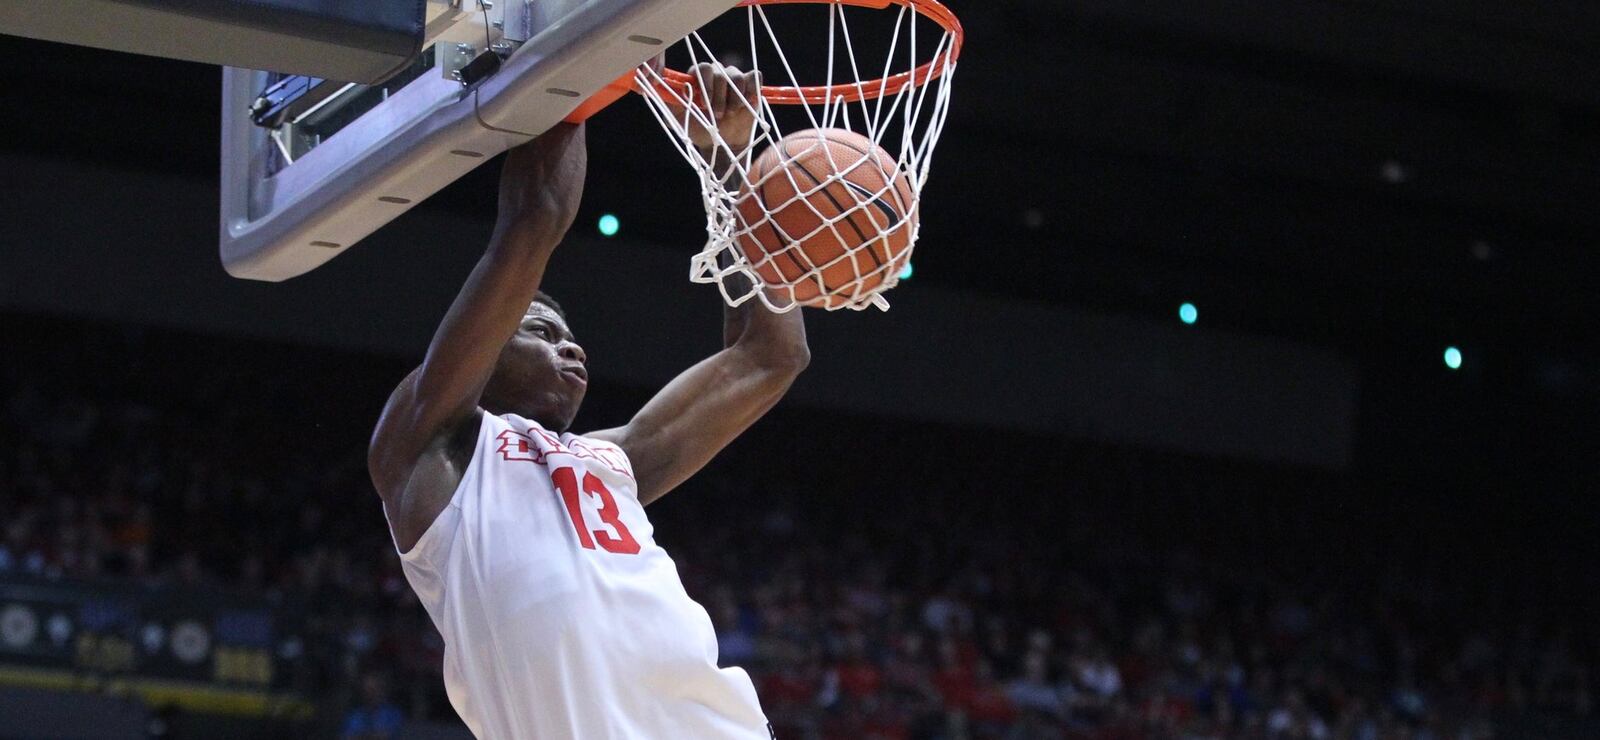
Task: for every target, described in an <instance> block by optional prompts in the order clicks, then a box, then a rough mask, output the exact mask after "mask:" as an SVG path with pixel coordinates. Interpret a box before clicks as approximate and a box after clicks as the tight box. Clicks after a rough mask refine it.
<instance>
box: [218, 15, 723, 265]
mask: <svg viewBox="0 0 1600 740" xmlns="http://www.w3.org/2000/svg"><path fill="white" fill-rule="evenodd" d="M463 4H464V5H466V6H468V7H469V8H473V7H475V8H477V10H473V11H471V12H464V10H463V8H461V7H460V6H461V5H463ZM735 4H736V0H536V1H535V0H499V1H498V2H495V3H493V5H494V6H499V7H493V8H491V7H490V6H488V5H478V2H477V0H465V2H464V3H461V2H459V0H458V2H457V3H456V4H454V5H451V4H448V3H437V2H430V3H429V4H428V5H429V11H430V13H434V11H435V10H436V8H435V6H436V5H437V6H440V7H439V8H437V10H438V11H439V14H436V15H430V30H433V31H438V30H439V29H445V28H449V27H450V24H448V23H445V22H444V21H439V20H438V18H439V17H441V16H442V14H444V13H452V12H453V13H457V15H456V16H454V17H455V18H456V26H458V27H459V26H462V25H464V24H469V23H475V24H477V26H478V27H470V26H469V27H468V28H467V30H468V31H469V32H471V33H473V34H474V35H475V36H474V38H475V41H465V40H457V39H453V38H451V37H450V36H449V33H450V32H449V31H445V32H443V33H441V34H440V35H439V37H438V38H437V39H436V40H435V43H436V44H450V45H452V48H453V45H454V44H457V43H463V44H466V43H470V44H472V45H473V46H474V49H473V54H472V56H471V57H470V58H469V59H468V60H467V64H466V65H464V66H462V67H461V68H459V70H458V72H457V75H459V76H462V77H463V78H464V77H466V76H471V75H474V74H476V75H478V76H477V77H476V79H473V80H466V79H461V80H458V79H452V78H449V77H446V76H445V74H443V73H440V72H435V73H429V74H422V75H420V76H418V77H416V78H415V79H413V80H411V81H409V82H408V83H406V84H405V86H404V87H402V88H400V89H398V90H394V91H392V92H386V93H385V95H384V97H383V99H382V100H381V102H379V103H377V105H376V106H374V107H372V108H371V109H370V110H367V111H366V112H364V113H362V114H361V115H360V116H359V117H358V118H356V119H355V120H353V121H351V122H349V123H348V124H347V125H345V126H344V127H343V128H341V129H339V130H338V132H337V133H335V134H333V135H332V136H330V137H328V138H326V139H325V140H321V141H319V142H317V143H316V146H315V147H314V148H311V149H309V151H305V152H303V153H300V154H299V156H298V157H297V158H295V159H294V160H293V161H292V162H288V163H287V164H285V163H284V162H283V160H282V158H281V157H282V153H281V150H280V148H279V146H278V144H277V143H275V142H274V141H273V139H272V136H271V133H272V132H271V131H269V130H268V129H265V128H263V127H261V126H258V125H257V124H256V123H255V121H253V120H252V116H251V105H252V103H254V102H255V101H256V99H257V97H258V96H260V94H261V93H262V92H263V91H264V90H266V89H267V88H268V87H269V85H268V83H269V81H270V80H271V74H270V73H268V72H263V71H258V70H246V69H238V68H231V67H229V68H224V71H223V85H222V88H223V94H222V106H223V111H222V173H221V174H222V183H221V184H222V193H221V195H222V198H221V224H220V233H219V243H220V252H221V257H222V263H223V267H224V269H226V270H227V271H228V273H229V274H230V275H233V276H235V277H240V278H246V279H251V280H265V281H273V282H276V281H281V280H286V279H288V278H291V277H295V276H297V275H301V274H304V273H306V272H308V271H310V270H313V269H316V268H317V267H318V266H320V265H322V264H324V263H326V262H327V261H328V260H330V259H332V258H333V257H335V256H337V255H338V254H340V253H341V252H343V251H344V250H345V249H348V248H350V247H351V246H353V245H354V244H356V243H357V242H359V241H360V240H362V239H363V238H365V237H367V236H368V235H370V234H371V233H372V232H374V231H376V230H377V229H379V228H381V227H382V226H383V225H384V224H387V223H388V222H389V221H391V220H393V219H394V218H396V217H398V216H399V215H400V214H402V213H404V212H405V211H407V210H409V209H410V208H411V207H412V206H414V205H415V204H417V203H419V202H421V201H422V200H424V199H426V198H427V197H429V196H431V195H432V194H434V193H435V192H438V190H440V189H441V188H443V187H444V186H446V185H448V184H450V183H451V182H454V181H455V180H456V179H458V178H460V177H461V176H462V175H465V174H466V173H467V172H469V171H471V170H472V169H473V168H475V167H477V166H478V165H479V164H482V163H483V162H484V161H485V160H486V159H488V158H490V157H492V156H494V155H496V154H499V153H500V152H503V151H505V150H506V149H508V148H510V147H513V146H516V145H517V144H521V143H523V142H525V141H527V140H529V139H530V138H531V137H532V136H533V135H535V134H538V133H541V132H543V131H545V130H547V129H549V128H550V127H551V126H554V125H555V124H556V123H559V122H560V121H562V120H564V119H569V118H572V117H574V114H575V112H576V114H577V116H584V115H587V114H589V113H592V112H594V110H597V109H598V108H600V107H603V105H604V104H609V102H611V101H612V100H615V99H616V98H617V97H620V96H621V95H622V94H624V93H625V92H626V88H625V87H619V85H618V80H619V79H621V78H623V77H624V76H625V75H627V74H628V73H629V71H630V70H632V69H634V68H635V67H637V66H638V65H639V64H641V63H643V62H644V61H646V60H648V59H649V58H651V57H652V56H654V55H655V54H656V53H658V52H659V51H660V50H661V49H662V43H661V40H663V39H668V40H676V39H679V38H683V37H684V36H686V35H687V34H688V33H689V32H691V31H694V30H695V29H697V28H699V27H701V26H703V25H705V24H706V23H708V22H709V21H711V20H712V19H714V18H716V17H717V16H718V15H720V14H722V13H724V12H726V11H727V10H729V9H730V8H732V7H733V6H734V5H735ZM507 26H510V27H511V29H512V30H511V32H510V33H504V34H503V33H502V32H503V31H505V30H506V27H507ZM522 34H526V41H522V42H521V45H520V46H517V45H516V42H517V41H518V40H519V39H518V38H517V36H519V35H522ZM435 48H436V49H439V48H444V47H439V46H436V47H435ZM501 54H506V55H507V56H506V57H505V58H504V59H503V60H502V59H501V56H500V55H501ZM485 57H490V58H492V59H491V60H487V61H484V58H485ZM436 59H437V56H436ZM495 62H499V68H498V69H493V66H494V63H495ZM475 63H476V64H478V65H481V66H479V67H474V66H473V65H474V64H475ZM439 64H440V66H443V62H439ZM469 70H470V71H469ZM462 72H465V73H466V74H464V75H463V74H462ZM468 81H470V82H473V83H474V84H475V86H464V85H463V82H468Z"/></svg>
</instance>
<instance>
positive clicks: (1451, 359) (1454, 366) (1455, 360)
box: [1444, 347, 1461, 370]
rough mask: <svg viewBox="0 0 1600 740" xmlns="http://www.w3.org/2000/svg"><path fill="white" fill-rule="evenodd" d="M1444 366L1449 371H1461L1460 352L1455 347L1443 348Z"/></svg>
mask: <svg viewBox="0 0 1600 740" xmlns="http://www.w3.org/2000/svg"><path fill="white" fill-rule="evenodd" d="M1444 366H1445V367H1448V368H1450V369H1451V370H1460V369H1461V350H1459V349H1456V348H1455V347H1445V348H1444Z"/></svg>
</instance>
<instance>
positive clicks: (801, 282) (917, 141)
mask: <svg viewBox="0 0 1600 740" xmlns="http://www.w3.org/2000/svg"><path fill="white" fill-rule="evenodd" d="M892 2H893V4H891V5H888V6H886V7H885V8H884V9H881V10H878V9H860V8H850V13H846V12H845V10H846V8H845V5H844V4H841V3H840V2H837V1H836V2H826V3H823V4H824V5H825V6H826V8H825V13H826V15H827V23H828V42H827V56H826V59H825V72H824V74H825V76H826V79H822V80H818V79H810V80H803V79H800V78H799V77H798V76H797V71H796V68H795V66H793V65H791V64H790V58H791V57H792V56H793V54H788V55H786V54H785V53H784V51H783V44H782V43H781V41H780V39H779V35H778V34H777V33H776V32H775V31H774V28H773V25H772V24H771V23H770V22H769V21H768V17H767V16H768V15H769V13H768V12H767V9H766V8H764V7H763V6H762V5H759V4H750V5H747V6H746V7H744V8H743V9H742V12H743V13H744V14H745V15H746V16H747V19H748V26H749V46H748V54H749V56H748V58H747V59H738V58H735V56H736V55H740V56H742V54H743V53H745V52H744V50H739V51H731V50H730V51H725V52H724V56H726V57H728V59H724V60H719V59H717V55H716V53H714V52H713V51H712V49H711V47H710V46H708V45H707V43H706V42H705V41H704V40H703V39H702V38H701V35H700V33H698V32H697V33H693V34H690V35H689V36H688V37H687V38H686V39H684V41H683V45H684V47H686V48H687V51H688V58H689V60H690V63H691V64H699V63H701V62H722V63H725V64H729V65H730V66H737V67H740V68H743V69H746V70H760V71H761V73H762V78H763V83H764V84H765V85H767V86H769V87H770V86H775V85H777V86H789V87H793V88H799V87H803V86H808V85H809V86H817V89H815V90H814V91H813V94H812V95H811V96H810V97H812V98H813V99H812V100H810V101H809V102H801V101H799V100H796V101H794V102H800V103H801V104H798V105H774V104H773V103H772V101H770V100H768V99H765V98H763V99H762V100H759V101H752V100H748V99H746V98H745V97H744V96H742V95H741V94H739V92H738V91H737V90H736V89H734V88H733V87H732V86H730V89H729V97H730V101H731V100H733V99H735V98H737V100H738V102H739V103H742V104H743V105H745V106H746V108H747V109H748V110H752V111H753V112H754V113H755V116H756V130H755V132H754V136H753V137H752V140H751V144H750V146H749V147H748V148H745V149H743V150H738V149H736V148H735V146H730V144H729V143H728V142H727V141H725V140H723V138H722V136H721V135H720V134H718V133H717V127H716V124H715V122H714V121H711V120H708V119H709V116H708V114H707V113H706V111H705V110H704V109H703V108H702V107H701V106H698V105H695V104H693V101H691V100H686V99H685V97H687V96H689V95H692V93H684V92H680V90H681V88H680V87H678V86H675V85H673V84H672V83H670V82H669V81H668V80H667V79H666V78H664V77H663V76H662V73H661V72H660V71H659V70H656V69H653V68H651V67H650V66H649V65H643V66H641V67H640V68H639V69H638V71H637V73H636V83H637V84H636V86H635V89H636V90H638V91H640V92H641V94H643V96H644V98H645V99H646V100H647V101H649V107H650V109H651V111H652V113H654V114H655V116H656V119H657V120H658V121H660V123H661V125H662V127H663V128H664V129H666V130H667V132H668V133H669V138H670V139H671V140H672V141H673V143H674V145H675V146H677V147H678V150H679V153H681V154H682V155H683V157H684V159H686V160H688V162H689V164H690V165H692V166H693V167H694V169H695V172H696V173H697V174H698V175H699V177H700V195H701V198H702V199H703V201H704V203H705V209H706V236H707V239H706V244H705V247H704V248H703V249H702V250H701V251H700V253H699V254H697V255H695V256H694V258H693V259H692V261H691V263H690V270H689V279H690V280H691V281H693V282H696V283H716V284H717V286H718V287H719V289H720V291H721V292H722V297H723V299H724V300H726V301H727V303H728V305H730V306H738V305H740V304H742V303H744V302H745V301H748V300H750V299H751V298H752V297H759V298H760V300H761V301H762V302H763V303H765V304H766V306H767V307H768V308H770V309H772V310H773V311H778V312H784V311H789V310H791V309H793V308H794V307H795V306H797V305H800V304H801V303H802V302H804V301H808V300H810V301H812V302H811V303H810V305H818V303H819V302H820V299H823V298H825V299H826V308H828V309H829V310H836V309H839V308H851V309H855V310H862V309H865V308H866V307H867V306H877V307H878V308H879V309H883V310H887V309H888V307H889V303H888V301H887V300H885V299H884V297H883V293H884V292H885V291H887V290H889V289H890V288H893V287H894V286H895V285H896V284H897V283H899V281H900V275H901V274H902V270H903V269H904V268H905V266H906V265H907V264H909V262H910V258H911V248H912V246H913V245H915V243H916V240H917V236H918V233H917V232H918V229H919V223H918V221H919V211H918V209H917V203H918V202H920V200H921V192H922V186H923V184H924V183H925V182H926V181H927V178H928V166H929V164H930V162H931V161H932V153H933V148H934V145H935V144H936V143H937V142H938V140H939V134H940V132H941V131H942V130H943V128H944V121H945V115H946V113H947V112H948V110H949V103H950V82H951V79H952V77H953V76H954V72H955V63H956V60H955V56H956V54H955V53H952V51H953V48H952V47H953V45H956V47H957V48H956V49H955V50H956V51H958V50H959V49H958V46H959V40H958V38H957V36H956V34H955V33H952V32H951V31H949V30H945V29H942V28H940V27H937V26H934V24H931V23H929V22H928V21H927V20H925V19H923V20H919V19H918V13H917V12H916V10H914V9H912V8H911V7H909V6H908V5H907V4H902V3H905V2H906V0H892ZM814 10H815V11H817V15H821V14H822V12H824V9H823V8H815V9H814ZM896 12H898V14H899V17H898V18H897V19H895V25H894V31H893V34H892V37H891V38H890V39H889V40H888V41H887V43H886V44H885V43H884V42H883V41H882V40H881V39H874V40H873V41H872V42H871V43H870V44H864V43H863V44H858V43H857V42H855V41H854V40H852V38H851V35H850V24H849V19H848V18H847V17H846V16H847V15H852V16H853V17H857V18H859V15H856V14H861V13H879V14H889V13H896ZM817 20H818V21H819V22H820V18H818V19H817ZM875 20H876V21H878V22H879V23H880V25H881V22H882V20H883V17H880V18H879V19H875ZM858 25H866V24H864V23H859V22H858ZM918 26H923V27H924V28H922V29H921V30H919V29H918ZM929 27H933V30H932V31H930V30H929ZM875 35H877V34H875ZM930 37H933V38H930ZM758 42H759V43H758ZM866 49H873V50H875V53H870V52H867V51H866ZM858 54H859V56H858ZM880 55H881V56H880ZM925 63H926V64H928V66H927V68H926V70H925V73H919V74H916V75H915V80H914V81H913V84H905V85H903V86H901V87H900V88H899V89H898V90H895V89H894V88H893V87H892V86H891V85H890V84H889V82H888V81H889V78H890V77H891V76H892V75H896V74H900V75H902V79H903V78H904V76H905V75H906V74H907V73H909V72H910V70H913V69H916V68H918V66H919V65H923V64H925ZM812 66H813V67H815V66H819V65H816V64H813V65H812ZM930 78H931V79H930ZM821 86H827V89H826V91H823V90H822V89H820V88H821ZM852 97H854V98H859V99H856V100H851V99H850V98H852ZM780 111H781V112H780ZM780 118H782V119H783V120H784V121H787V122H788V123H789V124H790V128H791V129H793V130H800V129H824V128H840V129H848V130H851V131H854V132H856V133H858V134H861V135H863V136H866V137H867V138H868V139H871V140H872V142H873V143H874V144H876V145H877V146H878V147H881V148H882V149H883V150H884V151H886V152H887V153H888V155H889V157H891V158H893V159H894V171H892V172H886V173H882V174H884V175H885V176H884V177H883V178H882V182H883V186H882V188H881V189H879V191H878V192H874V193H870V194H869V193H868V192H864V189H862V188H860V187H857V186H852V187H850V188H849V190H848V192H850V193H851V194H853V195H855V196H856V197H854V199H853V202H851V203H844V204H839V205H840V207H839V208H830V209H827V212H824V211H822V210H819V209H818V208H817V207H816V206H815V205H814V204H813V201H812V200H811V199H809V198H808V196H811V195H814V194H816V193H818V191H821V190H823V189H825V188H828V186H829V185H830V184H836V183H838V181H839V180H841V179H843V177H844V176H845V174H846V173H850V172H851V171H852V170H855V169H856V168H857V166H858V165H861V164H862V163H863V162H865V163H866V164H867V165H868V166H871V167H872V168H873V169H874V170H875V171H876V170H879V169H880V165H879V163H877V162H875V161H871V160H869V156H870V155H863V157H862V159H861V160H858V161H855V162H842V161H831V160H832V156H831V155H830V164H831V165H832V169H833V172H831V173H827V176H826V177H824V178H823V179H822V180H821V181H820V182H811V181H807V182H804V183H800V182H795V176H794V174H793V170H791V169H789V168H786V167H783V166H781V165H780V166H777V167H773V168H771V169H770V170H768V171H767V176H768V178H771V177H787V178H788V179H789V185H790V186H791V187H790V189H789V190H790V192H792V193H794V195H793V196H792V197H791V198H789V199H788V200H786V201H784V202H781V203H779V202H768V203H762V202H761V201H759V200H757V199H756V198H755V197H754V196H752V195H750V194H749V189H742V188H741V187H740V183H751V185H752V186H754V185H759V183H758V182H754V181H753V178H751V176H750V175H751V163H752V161H753V160H754V158H756V157H758V156H759V155H760V153H761V152H763V151H765V150H766V149H767V148H768V147H770V146H772V145H773V144H775V143H776V142H777V141H779V140H780V139H782V138H783V137H784V135H785V133H786V132H785V130H784V128H783V124H782V123H780ZM691 122H698V124H699V125H700V126H701V127H703V128H704V129H705V130H708V131H709V132H710V134H711V136H712V137H713V138H714V139H715V141H714V148H713V152H715V154H714V155H713V159H719V160H721V161H722V163H724V164H727V163H729V162H730V161H731V167H730V168H729V169H728V170H727V171H726V174H725V178H726V179H723V178H722V177H719V176H718V173H717V172H716V171H715V169H714V165H713V163H712V162H711V161H708V159H707V157H706V156H704V155H703V154H702V153H701V152H700V151H699V150H698V149H697V148H696V147H695V146H694V145H693V144H692V143H691V142H690V138H689V132H690V124H691ZM817 143H818V144H819V145H820V143H821V139H820V138H819V139H818V140H817ZM788 151H789V152H790V153H791V154H794V153H796V151H797V150H796V149H794V148H793V144H792V143H791V147H790V149H789V150H788ZM902 174H903V175H904V179H903V180H901V178H900V176H901V175H902ZM897 183H898V184H899V191H898V192H895V191H896V189H897V188H896V185H897ZM907 186H909V188H907ZM906 189H909V191H910V200H911V202H910V203H902V201H903V200H904V197H905V195H904V193H905V190H906ZM836 190H837V189H836ZM741 193H743V195H741ZM741 198H748V199H750V201H751V202H750V203H746V204H745V205H744V209H745V213H744V215H741V214H740V200H741ZM878 198H883V199H885V200H887V201H888V202H891V203H896V204H899V205H901V207H900V208H898V209H896V210H898V212H899V213H900V214H902V215H900V216H899V219H900V220H899V222H897V223H894V224H887V223H883V222H884V221H885V220H887V219H886V218H884V217H883V216H882V215H881V214H882V209H879V210H877V211H873V212H870V213H865V214H864V212H866V211H868V210H869V209H871V208H872V205H873V203H874V201H875V199H878ZM835 203H837V201H835ZM793 204H804V206H803V207H805V208H808V209H809V210H810V211H811V212H812V213H813V214H815V216H816V219H814V220H815V221H816V222H817V223H818V225H817V226H816V227H815V228H814V229H812V230H811V231H810V233H803V234H797V233H785V232H784V231H783V230H782V229H779V228H777V225H776V223H775V222H774V221H773V219H772V216H773V214H774V213H776V212H780V211H784V210H785V208H786V207H789V206H791V205H793ZM791 213H792V211H791ZM752 214H756V215H752ZM863 214H864V215H863ZM852 217H855V218H854V221H853V223H846V221H847V219H852ZM805 220H806V221H807V222H808V223H809V222H811V221H813V219H809V218H807V219H805ZM790 222H791V224H792V222H793V220H792V219H791V221H790ZM862 223H871V224H872V225H873V226H875V227H877V228H878V229H879V231H878V232H876V233H877V236H873V235H872V234H871V233H869V234H868V236H869V238H868V239H867V241H866V242H864V243H860V244H856V242H859V241H861V238H862V237H861V236H860V234H861V228H860V226H859V224H862ZM763 230H765V231H763ZM758 232H760V233H764V234H768V235H771V234H777V235H779V239H780V240H781V242H782V248H781V249H778V248H773V249H771V250H770V251H768V252H765V253H763V252H761V251H760V250H754V251H755V253H756V257H757V261H756V262H755V263H752V262H751V260H750V259H749V258H748V257H747V255H746V253H745V250H743V249H741V248H740V246H739V241H740V239H741V238H745V239H746V240H747V241H748V240H750V239H751V238H753V237H752V235H753V234H755V233H758ZM825 233H831V234H832V236H833V238H835V239H838V244H839V245H841V246H842V247H843V251H842V253H840V254H839V256H838V257H837V258H835V259H831V260H829V261H827V262H825V263H823V264H816V263H814V261H813V260H812V259H811V257H810V256H808V255H807V253H806V252H805V251H804V250H802V249H801V248H800V244H801V243H803V242H807V241H808V240H811V239H813V238H816V237H821V238H826V237H825V236H823V235H824V234H825ZM891 233H895V234H897V236H896V239H900V238H907V239H908V241H906V243H905V250H904V251H903V252H897V253H891V252H890V251H889V248H888V246H887V245H886V243H885V242H884V241H882V240H883V239H884V238H885V237H884V236H883V235H885V234H891ZM847 237H849V238H847ZM772 242H773V239H772V238H770V237H769V238H768V240H767V243H768V244H769V245H770V244H772ZM852 245H854V246H852ZM885 255H888V256H890V257H891V259H888V260H887V261H886V260H885V259H884V256H885ZM780 259H781V260H782V263H781V265H780V264H779V263H778V262H777V260H780ZM846 261H848V263H849V264H850V265H851V266H853V269H845V268H841V267H839V265H841V264H844V263H845V262H846ZM768 263H771V264H768ZM780 267H781V268H782V269H779V268H780ZM801 270H803V271H804V272H803V275H801V276H800V277H799V279H794V278H795V275H796V274H797V273H798V272H799V271H801ZM763 273H764V274H765V277H763ZM852 273H853V274H854V275H856V276H859V279H856V280H848V281H846V280H840V279H839V276H840V275H846V276H848V275H851V274H852ZM735 276H740V277H742V278H743V279H739V278H736V277H735ZM825 276H828V277H829V278H831V279H825Z"/></svg>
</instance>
